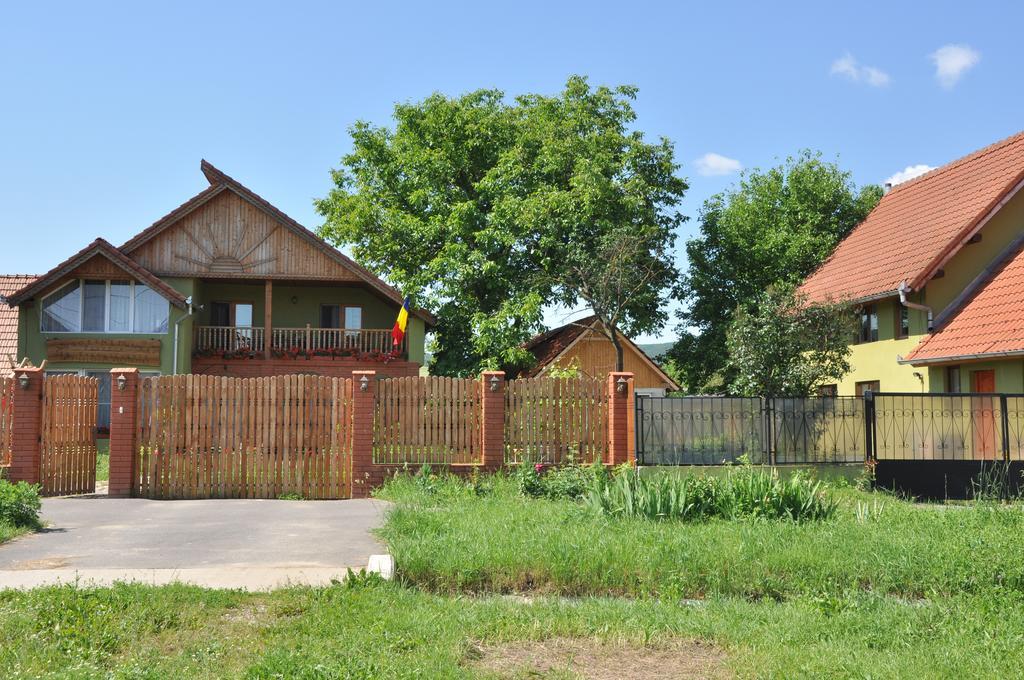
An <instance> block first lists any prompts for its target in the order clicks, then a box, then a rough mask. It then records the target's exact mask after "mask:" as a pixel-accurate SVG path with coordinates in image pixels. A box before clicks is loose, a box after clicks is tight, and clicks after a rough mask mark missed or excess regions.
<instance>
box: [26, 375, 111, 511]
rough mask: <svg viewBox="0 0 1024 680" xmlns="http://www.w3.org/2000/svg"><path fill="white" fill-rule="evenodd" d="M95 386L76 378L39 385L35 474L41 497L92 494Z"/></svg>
mask: <svg viewBox="0 0 1024 680" xmlns="http://www.w3.org/2000/svg"><path fill="white" fill-rule="evenodd" d="M98 400H99V383H98V381H97V380H96V379H95V378H85V377H82V376H77V375H55V376H48V377H47V378H46V379H45V380H44V381H43V403H42V433H41V442H40V449H41V450H40V453H41V455H40V461H39V472H40V482H41V486H42V493H43V495H44V496H70V495H73V494H84V493H95V492H96V413H97V403H98Z"/></svg>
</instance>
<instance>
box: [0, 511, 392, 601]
mask: <svg viewBox="0 0 1024 680" xmlns="http://www.w3.org/2000/svg"><path fill="white" fill-rule="evenodd" d="M386 508H387V504H386V503H385V502H383V501H377V500H347V501H316V502H313V501H278V500H221V499H218V500H198V501H152V500H144V499H139V498H125V499H115V498H104V497H96V496H93V497H79V498H53V499H46V500H44V501H43V519H44V521H45V522H46V523H47V528H46V529H45V530H43V531H42V532H39V533H36V534H32V535H29V536H25V537H22V538H19V539H16V540H14V541H12V542H10V543H7V544H4V545H0V588H25V587H34V586H37V585H43V584H49V583H57V582H68V581H75V580H78V581H79V582H84V583H98V584H108V583H111V582H113V581H141V582H146V583H153V584H161V583H169V582H173V581H182V582H187V583H194V584H196V585H202V586H208V587H215V588H245V589H249V590H263V589H269V588H274V587H278V586H283V585H289V584H303V585H321V584H325V583H329V582H330V581H331V579H333V578H339V577H342V576H344V574H345V573H346V572H347V570H348V568H352V569H363V568H365V567H366V566H367V562H368V561H369V559H370V556H371V555H378V554H382V553H386V552H387V549H386V548H385V546H384V545H383V544H381V543H380V542H379V541H378V540H377V539H376V538H374V537H373V536H372V535H371V534H370V531H371V530H372V529H374V528H376V527H378V526H379V525H380V524H381V522H382V520H383V515H384V511H385V510H386Z"/></svg>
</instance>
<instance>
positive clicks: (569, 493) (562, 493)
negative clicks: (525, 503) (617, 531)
mask: <svg viewBox="0 0 1024 680" xmlns="http://www.w3.org/2000/svg"><path fill="white" fill-rule="evenodd" d="M513 476H514V477H515V480H516V482H517V484H518V485H519V491H520V493H522V494H523V495H524V496H532V497H534V498H550V499H557V498H568V499H571V500H578V499H580V498H583V497H584V496H586V495H587V494H588V493H589V492H590V491H591V490H592V489H594V488H595V486H597V485H601V484H605V483H607V481H608V479H609V477H610V475H609V473H608V471H607V469H606V468H605V466H604V465H601V464H600V463H595V464H593V465H564V466H560V467H554V466H552V467H545V466H544V465H541V464H530V463H523V464H522V465H520V466H519V467H517V468H516V470H515V472H514V473H513Z"/></svg>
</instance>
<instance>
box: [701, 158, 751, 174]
mask: <svg viewBox="0 0 1024 680" xmlns="http://www.w3.org/2000/svg"><path fill="white" fill-rule="evenodd" d="M693 164H694V165H695V166H697V172H698V173H700V174H701V175H704V176H705V177H715V176H718V175H731V174H732V173H734V172H739V171H740V170H742V169H743V164H742V163H740V162H739V161H738V160H736V159H735V158H726V157H725V156H722V155H720V154H717V153H706V154H704V155H703V156H701V157H700V158H698V159H697V160H695V161H694V162H693Z"/></svg>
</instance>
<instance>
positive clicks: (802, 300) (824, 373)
mask: <svg viewBox="0 0 1024 680" xmlns="http://www.w3.org/2000/svg"><path fill="white" fill-rule="evenodd" d="M856 323H857V322H856V316H855V315H854V313H853V310H852V308H851V307H850V306H849V305H847V304H842V303H834V302H830V303H827V304H811V303H810V302H809V301H808V300H807V298H806V296H803V295H800V294H798V293H796V292H794V289H793V288H791V287H785V288H772V289H769V290H768V291H766V292H764V293H762V294H761V295H759V296H758V297H757V299H756V300H755V303H754V304H753V305H752V306H751V310H750V311H748V310H746V309H743V308H740V310H739V311H738V312H737V314H736V316H735V318H733V320H732V322H731V323H730V325H729V329H728V331H727V332H726V346H727V348H728V351H729V358H728V368H729V369H731V371H730V372H731V374H732V375H733V376H734V377H733V379H732V383H731V385H730V392H732V393H733V394H738V395H743V396H751V397H753V396H783V397H806V396H810V395H812V394H813V393H814V390H815V389H816V388H818V387H820V386H821V385H826V384H829V383H835V382H838V381H839V380H840V379H841V378H842V377H843V376H844V375H846V374H847V373H848V372H849V371H850V361H849V358H850V338H851V337H852V336H853V334H854V332H855V330H856Z"/></svg>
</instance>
